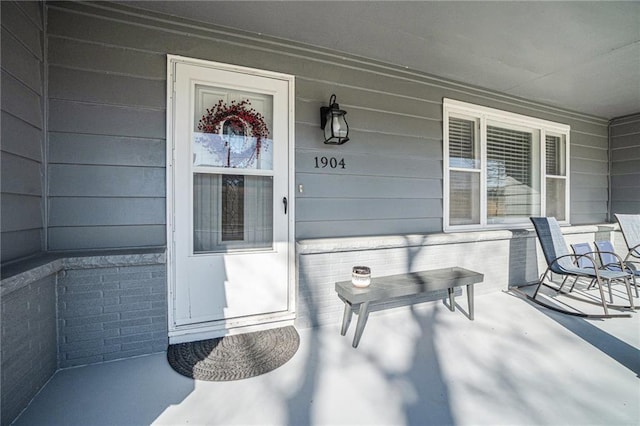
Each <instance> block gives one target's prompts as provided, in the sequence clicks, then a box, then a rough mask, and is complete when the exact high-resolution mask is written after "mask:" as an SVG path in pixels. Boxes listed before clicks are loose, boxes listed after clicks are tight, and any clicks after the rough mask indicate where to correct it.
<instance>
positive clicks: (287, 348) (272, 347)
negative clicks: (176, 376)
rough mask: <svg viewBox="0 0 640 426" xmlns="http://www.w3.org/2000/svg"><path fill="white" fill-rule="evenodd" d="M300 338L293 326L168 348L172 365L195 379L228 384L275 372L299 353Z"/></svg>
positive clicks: (168, 355)
mask: <svg viewBox="0 0 640 426" xmlns="http://www.w3.org/2000/svg"><path fill="white" fill-rule="evenodd" d="M299 345H300V336H298V332H297V331H296V329H295V328H294V327H292V326H290V327H283V328H275V329H271V330H264V331H256V332H253V333H246V334H238V335H234V336H225V337H220V338H217V339H208V340H200V341H198V342H189V343H178V344H175V345H169V348H168V349H167V359H168V360H169V364H170V365H171V367H173V369H174V370H176V371H177V372H178V373H180V374H182V375H183V376H187V377H190V378H192V379H196V380H208V381H229V380H240V379H246V378H249V377H254V376H258V375H260V374H264V373H267V372H269V371H271V370H274V369H276V368H278V367H280V366H281V365H283V364H284V363H285V362H287V361H289V360H290V359H291V357H293V355H294V354H295V353H296V351H297V350H298V346H299Z"/></svg>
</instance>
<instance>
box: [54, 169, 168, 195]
mask: <svg viewBox="0 0 640 426" xmlns="http://www.w3.org/2000/svg"><path fill="white" fill-rule="evenodd" d="M49 179H50V189H49V195H50V196H51V197H58V196H77V197H81V196H85V197H118V196H120V197H125V196H126V197H164V196H165V186H166V184H165V169H164V168H159V167H122V166H86V165H69V164H51V165H50V166H49Z"/></svg>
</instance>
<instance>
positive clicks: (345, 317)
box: [340, 302, 352, 336]
mask: <svg viewBox="0 0 640 426" xmlns="http://www.w3.org/2000/svg"><path fill="white" fill-rule="evenodd" d="M351 315H352V311H351V305H350V304H348V303H347V302H344V314H342V330H340V334H341V335H342V336H344V335H345V334H347V330H348V329H349V324H351Z"/></svg>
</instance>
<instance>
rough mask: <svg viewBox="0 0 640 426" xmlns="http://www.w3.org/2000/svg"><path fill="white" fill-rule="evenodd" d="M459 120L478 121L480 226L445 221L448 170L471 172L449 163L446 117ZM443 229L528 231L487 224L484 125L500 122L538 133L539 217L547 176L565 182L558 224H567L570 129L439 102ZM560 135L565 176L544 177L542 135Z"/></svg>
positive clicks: (448, 101)
mask: <svg viewBox="0 0 640 426" xmlns="http://www.w3.org/2000/svg"><path fill="white" fill-rule="evenodd" d="M452 116H453V117H456V118H462V119H467V120H478V122H479V130H480V131H479V134H478V135H477V137H478V141H477V142H478V143H479V144H480V158H479V160H480V171H479V173H480V224H471V225H450V223H449V220H450V217H449V213H450V212H449V203H450V199H449V189H450V188H449V180H450V174H451V172H452V171H465V172H469V171H472V169H458V168H456V167H451V166H450V164H449V117H452ZM442 117H443V172H444V176H443V194H442V198H443V222H442V223H443V230H444V232H458V231H475V230H488V229H514V228H523V227H524V228H530V227H531V223H529V222H528V221H523V222H521V223H520V222H518V223H510V224H489V223H487V122H500V123H504V124H505V125H508V126H521V127H525V128H529V129H533V130H535V131H538V133H539V138H540V140H539V145H540V149H539V152H540V158H539V159H538V161H539V165H540V174H539V176H540V182H539V184H540V215H541V216H545V213H546V200H547V194H546V192H547V185H546V184H547V176H548V177H549V178H554V179H565V185H566V186H565V200H564V201H565V206H564V207H565V219H564V220H559V221H558V222H559V223H560V224H561V225H569V218H570V210H569V206H570V200H571V196H570V188H571V185H570V175H571V173H570V172H571V170H570V160H569V159H570V133H571V127H570V126H569V125H567V124H562V123H556V122H553V121H547V120H541V119H538V118H533V117H529V116H526V115H521V114H515V113H511V112H507V111H502V110H498V109H494V108H489V107H485V106H480V105H475V104H471V103H467V102H462V101H457V100H453V99H448V98H444V99H443V114H442ZM547 133H549V134H551V135H553V136H562V137H564V141H565V165H564V167H565V176H555V175H547V173H546V158H545V150H546V143H545V141H546V135H547Z"/></svg>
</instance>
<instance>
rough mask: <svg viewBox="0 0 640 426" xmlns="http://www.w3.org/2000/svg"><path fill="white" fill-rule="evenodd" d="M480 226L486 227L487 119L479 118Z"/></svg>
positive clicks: (484, 117) (482, 116)
mask: <svg viewBox="0 0 640 426" xmlns="http://www.w3.org/2000/svg"><path fill="white" fill-rule="evenodd" d="M479 133H480V135H479V136H480V225H481V226H482V227H485V226H487V117H486V116H485V115H484V114H483V115H481V116H480V132H479Z"/></svg>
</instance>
